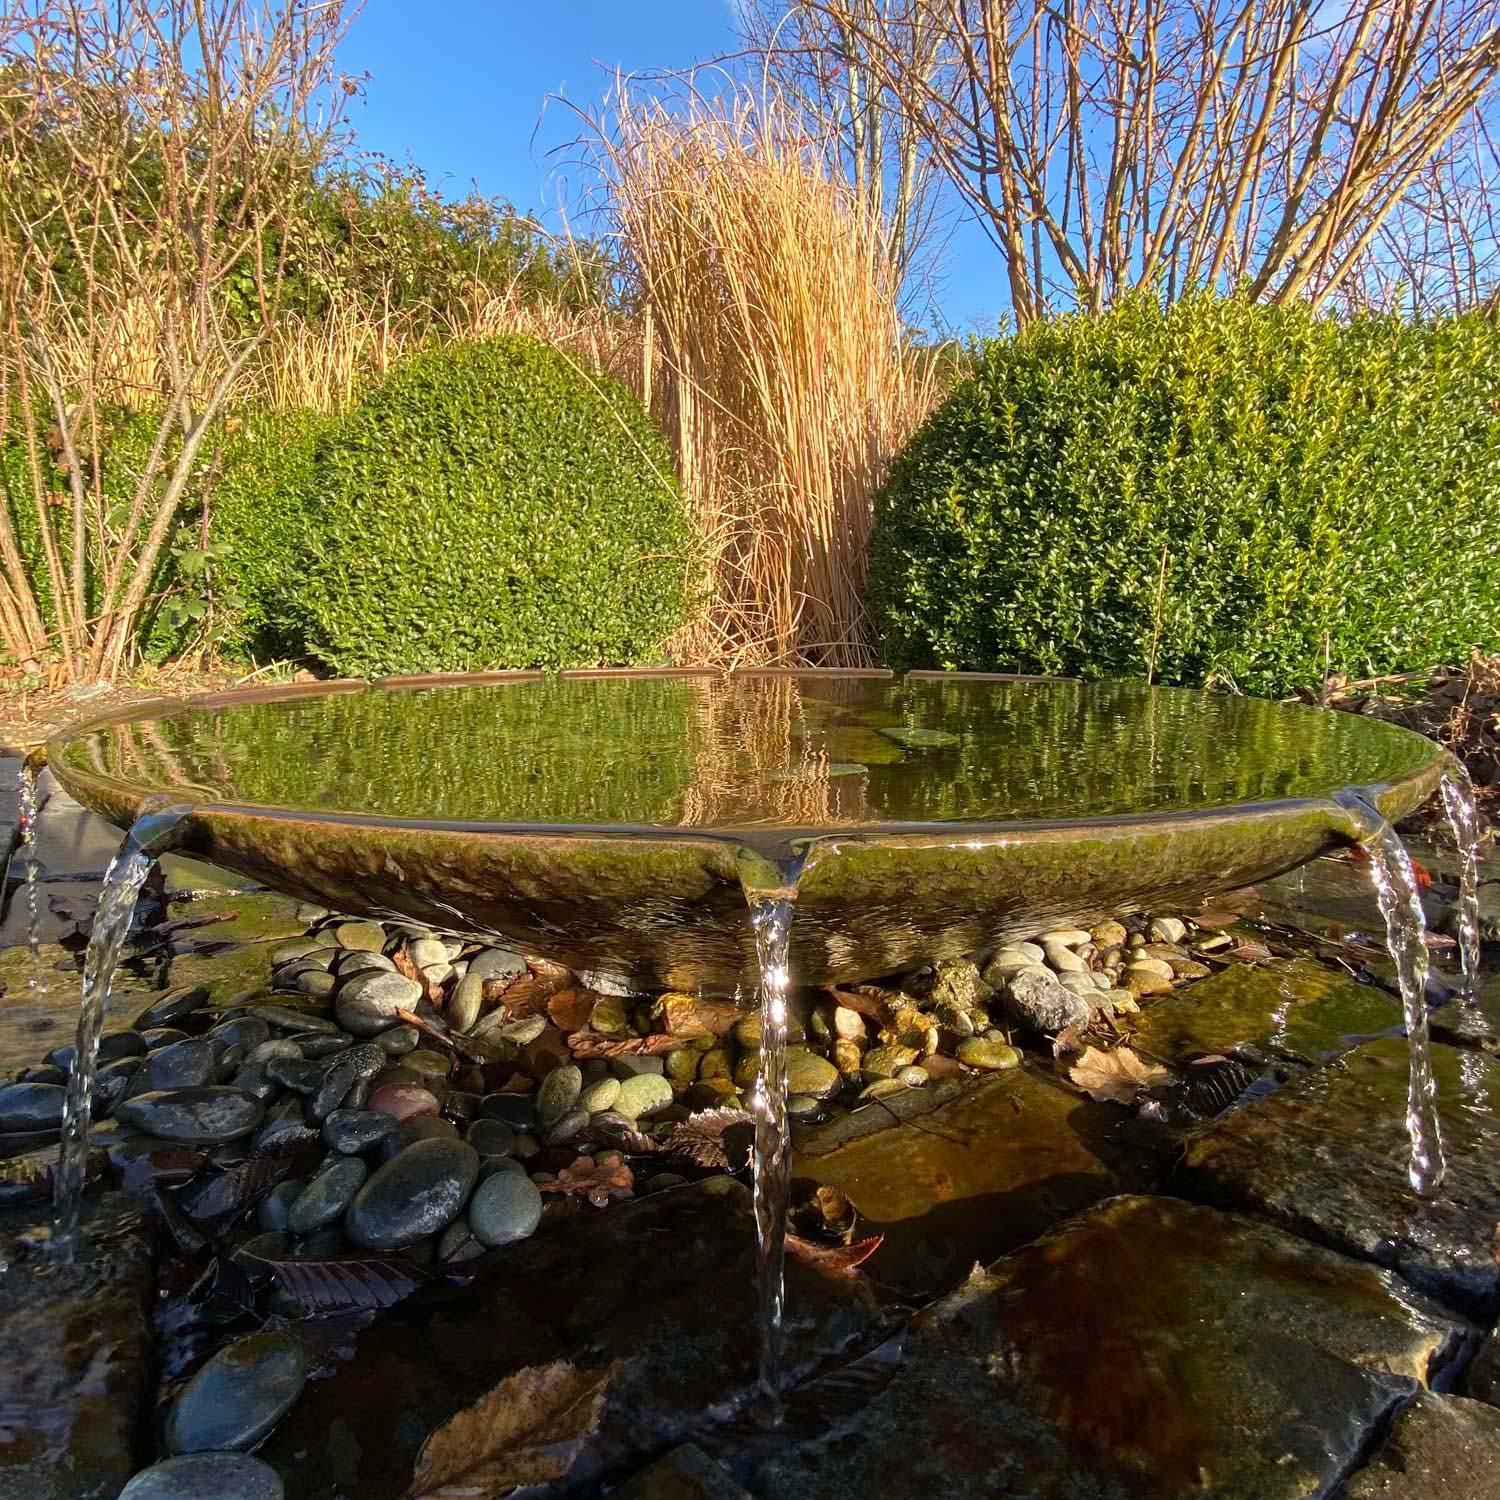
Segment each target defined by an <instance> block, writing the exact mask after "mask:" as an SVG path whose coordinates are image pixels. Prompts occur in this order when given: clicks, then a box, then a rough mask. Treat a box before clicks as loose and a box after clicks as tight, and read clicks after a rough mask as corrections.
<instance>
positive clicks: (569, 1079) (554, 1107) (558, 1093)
mask: <svg viewBox="0 0 1500 1500" xmlns="http://www.w3.org/2000/svg"><path fill="white" fill-rule="evenodd" d="M582 1093H583V1071H582V1069H580V1068H579V1067H578V1066H577V1065H576V1064H574V1063H565V1064H564V1065H563V1066H562V1067H560V1068H553V1070H552V1071H551V1072H550V1073H549V1074H547V1076H546V1077H545V1078H544V1079H542V1083H541V1087H540V1088H539V1089H538V1090H537V1093H536V1117H537V1120H538V1122H539V1123H540V1124H541V1125H542V1127H543V1129H546V1128H548V1127H550V1126H551V1125H553V1124H555V1123H556V1122H557V1121H558V1120H560V1119H561V1118H562V1117H563V1116H564V1115H565V1114H567V1113H568V1112H569V1110H571V1109H573V1107H574V1106H575V1105H576V1104H577V1103H578V1100H579V1098H580V1097H581V1095H582ZM671 1095H672V1091H671V1089H670V1088H669V1089H668V1090H667V1099H668V1102H669V1103H670V1102H671Z"/></svg>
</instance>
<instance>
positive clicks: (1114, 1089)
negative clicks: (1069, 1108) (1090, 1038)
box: [1068, 1047, 1171, 1104]
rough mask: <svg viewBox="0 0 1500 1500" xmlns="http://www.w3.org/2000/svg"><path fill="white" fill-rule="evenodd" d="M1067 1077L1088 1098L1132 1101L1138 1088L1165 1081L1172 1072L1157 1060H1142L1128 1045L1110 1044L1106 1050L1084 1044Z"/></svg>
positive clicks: (1127, 1102)
mask: <svg viewBox="0 0 1500 1500" xmlns="http://www.w3.org/2000/svg"><path fill="white" fill-rule="evenodd" d="M1068 1077H1069V1079H1071V1080H1072V1082H1073V1083H1075V1084H1076V1085H1077V1086H1078V1087H1079V1088H1081V1089H1082V1090H1083V1091H1084V1093H1086V1094H1088V1095H1089V1096H1090V1097H1091V1098H1094V1099H1108V1100H1111V1101H1112V1102H1114V1103H1115V1104H1133V1103H1134V1102H1135V1096H1136V1094H1137V1093H1139V1092H1140V1090H1141V1089H1143V1088H1150V1087H1152V1086H1153V1085H1154V1084H1158V1083H1166V1082H1167V1081H1168V1079H1169V1078H1170V1077H1171V1075H1170V1074H1169V1073H1168V1072H1167V1070H1166V1069H1165V1068H1163V1067H1162V1066H1160V1064H1158V1063H1148V1062H1146V1061H1144V1060H1143V1059H1142V1058H1141V1057H1139V1056H1138V1055H1137V1054H1136V1053H1135V1052H1133V1051H1131V1049H1130V1048H1129V1047H1111V1048H1110V1049H1109V1051H1108V1052H1102V1051H1100V1049H1099V1048H1097V1047H1085V1048H1084V1049H1083V1051H1082V1052H1081V1053H1080V1054H1079V1057H1078V1061H1077V1062H1076V1063H1074V1064H1073V1066H1072V1067H1070V1068H1069V1069H1068Z"/></svg>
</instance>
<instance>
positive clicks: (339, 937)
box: [329, 922, 385, 953]
mask: <svg viewBox="0 0 1500 1500" xmlns="http://www.w3.org/2000/svg"><path fill="white" fill-rule="evenodd" d="M329 936H330V937H331V938H332V939H333V940H334V942H336V943H337V944H338V945H339V947H340V948H349V949H352V950H353V951H354V952H356V953H379V952H380V951H381V950H382V949H383V948H384V947H385V929H384V928H383V927H382V926H381V925H380V923H379V922H340V923H339V925H338V926H337V927H335V928H334V929H333V930H332V932H330V933H329Z"/></svg>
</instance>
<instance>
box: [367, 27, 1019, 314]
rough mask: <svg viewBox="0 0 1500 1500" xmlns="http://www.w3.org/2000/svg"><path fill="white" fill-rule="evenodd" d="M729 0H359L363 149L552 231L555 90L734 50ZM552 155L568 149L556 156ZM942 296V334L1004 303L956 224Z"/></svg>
mask: <svg viewBox="0 0 1500 1500" xmlns="http://www.w3.org/2000/svg"><path fill="white" fill-rule="evenodd" d="M729 4H730V0H366V5H365V8H364V11H363V12H362V13H361V14H360V16H359V17H358V18H357V19H356V20H355V22H354V25H353V28H352V29H351V31H350V34H349V37H348V40H347V42H346V43H345V45H344V48H343V50H342V52H341V62H342V65H343V67H344V69H345V71H347V72H350V73H363V72H368V73H369V74H370V80H369V83H368V86H367V88H366V91H365V97H364V98H363V99H362V100H356V101H355V104H354V108H353V110H352V111H351V114H350V123H351V124H352V125H353V126H354V129H355V131H356V133H357V136H358V139H359V140H360V142H361V143H362V144H363V145H364V146H366V147H367V148H370V149H372V150H375V151H379V152H382V153H384V154H385V155H388V156H391V157H394V158H396V159H397V160H398V161H404V160H406V159H407V158H410V159H411V160H412V161H414V162H416V163H417V164H418V165H419V166H422V167H424V168H425V169H426V171H427V174H428V177H429V180H430V181H431V182H433V184H434V185H436V186H441V187H443V188H444V189H445V190H447V191H449V192H453V193H462V192H464V191H467V189H468V188H469V187H470V186H471V185H473V186H476V187H478V189H479V191H480V192H482V193H484V194H486V195H487V196H500V197H504V198H508V199H509V200H510V201H511V202H513V203H514V204H515V205H516V206H517V207H518V208H520V209H523V210H527V211H532V212H537V213H540V214H542V215H544V216H545V217H546V218H547V219H548V220H549V222H553V223H555V222H556V208H557V205H558V203H559V201H560V200H565V199H566V198H567V196H568V194H569V193H570V192H571V191H574V190H576V185H577V182H578V173H577V171H576V170H574V169H572V168H571V167H570V165H569V163H568V161H567V150H566V145H567V142H568V141H570V140H571V139H573V138H574V137H575V136H576V135H577V133H578V122H577V119H576V117H575V116H573V115H572V113H571V111H570V110H569V109H568V108H567V106H566V105H562V104H559V103H558V102H557V100H556V99H551V100H549V97H548V96H549V95H559V94H560V95H562V96H564V97H565V98H566V99H568V100H570V101H572V102H574V103H576V104H579V105H582V106H588V105H591V104H593V103H594V102H595V101H596V100H597V99H598V98H599V96H600V94H601V93H602V92H603V90H604V89H605V88H606V87H607V84H608V81H609V78H610V77H611V76H612V74H613V71H614V70H615V69H617V68H618V69H621V70H623V71H625V72H648V71H651V70H654V69H674V68H683V67H687V66H689V65H691V64H692V63H694V62H700V61H704V60H706V59H710V58H713V57H715V56H718V55H720V54H722V53H724V52H726V51H728V50H730V49H731V48H732V47H733V46H734V30H733V24H732V16H731V12H730V9H729ZM558 148H563V149H562V150H560V151H559V150H558ZM939 278H940V279H939V282H938V285H937V288H936V298H937V304H938V308H939V309H940V313H941V317H942V319H943V321H944V322H946V323H947V324H948V325H949V326H950V327H955V328H958V329H961V330H963V329H969V328H974V327H981V328H983V327H987V326H990V327H992V326H993V323H994V319H995V317H996V315H997V314H998V313H999V311H1000V309H1001V307H1002V306H1003V303H1004V294H1003V288H1002V286H1001V284H1000V278H999V266H998V261H997V258H996V256H995V252H994V251H993V250H992V249H991V248H990V246H989V243H988V241H986V240H985V239H984V237H983V235H982V233H981V232H980V231H979V230H978V229H977V227H975V226H973V225H968V224H962V223H960V224H958V225H956V226H955V227H954V228H953V229H952V231H951V234H950V236H949V240H948V243H947V246H946V248H945V250H944V253H943V257H942V264H941V265H940V267H939Z"/></svg>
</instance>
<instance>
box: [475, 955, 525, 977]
mask: <svg viewBox="0 0 1500 1500" xmlns="http://www.w3.org/2000/svg"><path fill="white" fill-rule="evenodd" d="M525 972H526V960H525V959H524V958H522V957H521V955H520V954H519V953H512V952H511V951H510V949H509V948H484V949H482V950H481V951H480V952H478V953H476V954H475V955H474V956H473V958H471V959H470V960H469V973H470V974H472V975H474V976H476V977H477V978H479V979H507V978H509V977H510V976H511V975H512V974H524V973H525Z"/></svg>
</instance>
